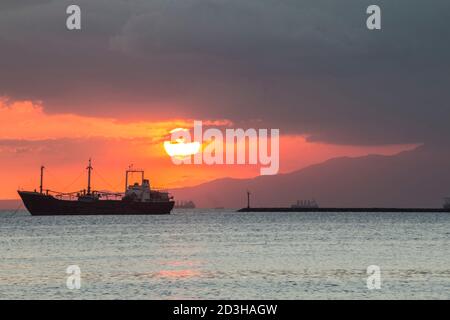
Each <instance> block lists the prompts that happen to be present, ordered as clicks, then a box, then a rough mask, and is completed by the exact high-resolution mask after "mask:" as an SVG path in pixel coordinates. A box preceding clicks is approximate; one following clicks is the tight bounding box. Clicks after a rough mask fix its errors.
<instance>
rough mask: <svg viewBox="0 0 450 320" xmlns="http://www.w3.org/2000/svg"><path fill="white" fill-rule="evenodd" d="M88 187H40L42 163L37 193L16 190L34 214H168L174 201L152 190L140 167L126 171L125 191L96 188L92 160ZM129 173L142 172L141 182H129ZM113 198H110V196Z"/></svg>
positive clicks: (162, 193)
mask: <svg viewBox="0 0 450 320" xmlns="http://www.w3.org/2000/svg"><path fill="white" fill-rule="evenodd" d="M86 169H87V170H88V184H87V189H85V190H81V191H76V192H69V193H62V192H55V191H51V190H44V189H43V176H44V167H43V166H41V180H40V181H41V183H40V188H39V192H37V191H36V190H34V191H22V190H18V191H17V192H18V193H19V196H20V198H21V199H22V201H23V203H24V205H25V207H26V208H27V210H28V211H29V212H30V213H31V215H33V216H45V215H48V216H56V215H159V214H170V212H171V211H172V209H173V206H174V204H175V202H174V200H173V196H171V195H170V194H169V192H167V191H161V190H152V189H151V188H150V182H149V180H148V179H145V178H144V171H143V170H134V169H131V168H129V169H128V170H126V172H125V192H124V193H120V192H105V191H95V190H92V188H91V171H92V169H93V168H92V165H91V159H89V165H88V167H87V168H86ZM130 173H139V174H141V183H140V184H139V183H137V182H136V183H134V184H133V185H128V175H129V174H130ZM111 198H113V199H111Z"/></svg>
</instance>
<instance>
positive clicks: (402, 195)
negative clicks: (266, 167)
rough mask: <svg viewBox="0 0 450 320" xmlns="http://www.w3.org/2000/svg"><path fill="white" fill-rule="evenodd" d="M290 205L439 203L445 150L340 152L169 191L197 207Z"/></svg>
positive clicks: (447, 178) (446, 175) (449, 184)
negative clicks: (299, 165)
mask: <svg viewBox="0 0 450 320" xmlns="http://www.w3.org/2000/svg"><path fill="white" fill-rule="evenodd" d="M247 190H250V192H251V206H253V207H258V206H263V207H280V206H290V205H291V204H293V203H294V202H296V200H297V199H300V200H301V199H315V200H316V201H317V202H318V203H319V205H320V206H321V207H405V208H408V207H409V208H410V207H424V208H431V207H441V206H442V204H443V197H445V196H450V152H448V150H445V151H443V150H441V149H440V148H437V147H425V146H421V147H418V148H416V149H414V150H412V151H405V152H401V153H399V154H397V155H394V156H381V155H368V156H363V157H357V158H348V157H340V158H334V159H331V160H328V161H325V162H323V163H320V164H316V165H312V166H309V167H307V168H304V169H301V170H298V171H294V172H291V173H287V174H279V175H276V176H259V177H256V178H253V179H231V178H225V179H218V180H214V181H211V182H207V183H203V184H200V185H198V186H194V187H187V188H180V189H174V190H172V193H173V194H174V196H175V198H176V199H192V200H193V201H194V202H195V203H196V205H197V207H203V208H214V207H227V208H240V207H244V206H246V201H247V198H246V191H247Z"/></svg>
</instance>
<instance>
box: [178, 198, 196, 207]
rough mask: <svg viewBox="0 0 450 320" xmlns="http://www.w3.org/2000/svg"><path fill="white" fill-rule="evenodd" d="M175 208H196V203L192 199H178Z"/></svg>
mask: <svg viewBox="0 0 450 320" xmlns="http://www.w3.org/2000/svg"><path fill="white" fill-rule="evenodd" d="M175 209H195V203H194V202H193V201H192V200H189V201H182V200H181V201H176V202H175Z"/></svg>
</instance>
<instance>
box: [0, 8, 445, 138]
mask: <svg viewBox="0 0 450 320" xmlns="http://www.w3.org/2000/svg"><path fill="white" fill-rule="evenodd" d="M75 2H76V3H78V4H79V5H80V6H81V7H82V13H83V17H82V18H83V23H82V26H83V30H82V31H80V32H69V31H67V30H66V29H65V17H66V16H65V8H66V6H67V5H68V4H72V3H74V2H73V1H39V2H35V1H33V2H32V3H31V2H28V3H25V4H22V5H16V4H14V3H13V2H9V1H8V2H4V3H3V5H2V7H0V9H2V11H1V12H0V52H1V60H0V70H1V77H0V94H3V95H7V96H10V97H11V98H14V99H36V100H42V101H43V102H44V106H45V108H46V111H47V112H74V113H80V114H91V115H92V114H94V115H102V116H104V115H107V116H117V117H128V118H136V117H139V116H141V115H145V116H151V115H156V116H158V117H164V118H170V117H179V116H187V117H192V118H220V119H222V118H229V119H231V120H234V121H236V122H237V123H242V124H245V123H247V122H248V121H250V120H255V119H261V120H262V121H261V125H263V126H269V127H278V128H280V129H281V130H282V132H295V133H307V134H310V135H311V136H310V139H311V140H315V141H327V142H334V143H342V144H383V143H411V142H413V143H415V142H428V143H439V144H447V145H448V143H449V141H448V140H449V137H450V126H448V119H449V118H450V105H449V100H450V93H449V90H448V84H449V80H450V79H449V78H450V62H449V60H448V57H449V56H450V44H449V41H448V39H450V22H448V19H447V17H448V12H450V3H449V2H448V1H445V0H442V1H441V0H436V1H433V2H432V3H429V2H426V1H422V0H420V1H419V0H410V1H406V0H401V1H395V2H394V1H375V2H373V1H368V0H348V1H345V2H344V1H333V0H315V1H313V0H305V1H299V0H293V1H280V0H272V1H270V0H245V1H242V0H239V1H238V0H227V1H225V0H223V1H222V0H215V1H214V0H209V1H207V0H183V1H181V0H178V1H176V0H171V1H170V0H169V1H168V0H164V1H162V0H157V1H138V0H135V1H120V0H111V1H106V0H90V1H85V0H84V1H81V0H80V1H75ZM373 3H377V4H379V5H380V6H381V7H382V18H383V29H382V31H380V32H371V31H368V30H367V29H366V28H365V9H366V8H367V6H368V5H369V4H373ZM3 9H4V10H3ZM162 106H163V107H162ZM252 123H253V122H252Z"/></svg>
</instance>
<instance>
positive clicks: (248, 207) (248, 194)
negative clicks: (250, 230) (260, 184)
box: [247, 190, 251, 209]
mask: <svg viewBox="0 0 450 320" xmlns="http://www.w3.org/2000/svg"><path fill="white" fill-rule="evenodd" d="M250 194H251V193H250V191H248V190H247V209H250Z"/></svg>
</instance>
